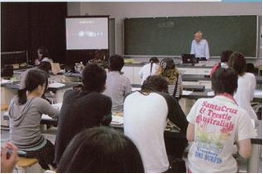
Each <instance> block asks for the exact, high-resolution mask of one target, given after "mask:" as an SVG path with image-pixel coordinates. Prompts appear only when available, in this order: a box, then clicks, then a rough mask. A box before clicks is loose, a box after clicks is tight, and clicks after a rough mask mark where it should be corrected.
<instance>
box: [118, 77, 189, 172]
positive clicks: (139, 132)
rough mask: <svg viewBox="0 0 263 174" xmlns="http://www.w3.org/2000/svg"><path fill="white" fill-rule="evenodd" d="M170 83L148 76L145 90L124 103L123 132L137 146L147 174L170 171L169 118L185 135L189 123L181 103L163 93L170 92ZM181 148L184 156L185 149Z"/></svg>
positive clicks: (131, 95)
mask: <svg viewBox="0 0 263 174" xmlns="http://www.w3.org/2000/svg"><path fill="white" fill-rule="evenodd" d="M167 84H168V83H167V81H166V80H165V79H164V78H163V77H161V76H149V77H148V78H147V79H146V81H144V83H143V85H142V90H141V91H136V92H133V93H131V94H129V95H128V96H127V97H126V99H125V101H124V116H123V117H124V133H125V135H127V136H128V137H129V138H131V140H133V142H134V143H135V144H136V145H137V147H138V149H139V152H140V153H141V156H142V161H143V164H144V169H145V171H146V172H153V173H156V172H165V171H167V170H168V168H169V162H168V157H167V153H166V148H165V142H164V129H165V127H166V125H167V119H169V120H170V121H171V122H173V123H174V124H175V125H176V126H178V127H179V128H180V129H181V132H182V133H184V134H185V133H186V128H187V121H186V117H185V115H184V113H183V112H182V110H181V108H180V107H179V104H178V103H177V101H176V100H175V99H174V98H173V97H172V96H170V95H169V94H166V93H163V92H167V90H168V89H167V88H168V86H167ZM157 91H161V92H157ZM176 146H177V144H175V145H174V147H175V149H176ZM178 148H180V149H183V150H182V152H181V154H183V151H184V148H181V147H178Z"/></svg>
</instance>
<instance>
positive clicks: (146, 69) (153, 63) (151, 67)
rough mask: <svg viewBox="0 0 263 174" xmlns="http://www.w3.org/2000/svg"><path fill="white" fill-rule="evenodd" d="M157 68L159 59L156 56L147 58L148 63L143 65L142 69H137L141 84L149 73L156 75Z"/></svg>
mask: <svg viewBox="0 0 263 174" xmlns="http://www.w3.org/2000/svg"><path fill="white" fill-rule="evenodd" d="M158 69H159V60H158V58H157V57H152V58H151V59H150V60H149V63H147V64H146V65H144V66H143V67H142V69H141V70H140V71H139V76H140V78H141V79H142V81H141V85H142V84H143V82H144V81H145V80H146V79H147V77H149V76H151V75H156V73H157V72H158Z"/></svg>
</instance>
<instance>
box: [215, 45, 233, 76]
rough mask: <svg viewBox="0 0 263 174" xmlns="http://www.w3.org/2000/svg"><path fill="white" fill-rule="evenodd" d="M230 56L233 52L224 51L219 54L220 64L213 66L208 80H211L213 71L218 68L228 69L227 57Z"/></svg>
mask: <svg viewBox="0 0 263 174" xmlns="http://www.w3.org/2000/svg"><path fill="white" fill-rule="evenodd" d="M231 54H233V51H231V50H226V51H223V52H222V53H221V56H220V57H221V63H217V64H215V65H214V66H213V68H212V70H211V72H210V78H212V75H213V73H214V72H215V70H217V69H218V68H221V67H222V68H227V67H228V64H227V62H228V60H229V57H230V56H231Z"/></svg>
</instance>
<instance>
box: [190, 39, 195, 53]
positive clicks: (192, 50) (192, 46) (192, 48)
mask: <svg viewBox="0 0 263 174" xmlns="http://www.w3.org/2000/svg"><path fill="white" fill-rule="evenodd" d="M190 54H195V48H194V41H192V45H191V52H190Z"/></svg>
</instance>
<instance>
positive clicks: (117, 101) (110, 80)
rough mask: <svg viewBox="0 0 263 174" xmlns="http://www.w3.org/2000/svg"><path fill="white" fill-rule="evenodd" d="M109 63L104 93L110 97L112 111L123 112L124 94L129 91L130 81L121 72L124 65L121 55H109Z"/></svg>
mask: <svg viewBox="0 0 263 174" xmlns="http://www.w3.org/2000/svg"><path fill="white" fill-rule="evenodd" d="M109 65H110V67H109V70H110V72H109V73H108V74H107V80H106V90H105V92H104V94H105V95H107V96H109V97H110V98H111V100H112V111H113V112H123V101H124V96H125V95H127V94H128V93H129V92H131V88H132V87H131V82H130V80H129V79H128V78H127V77H126V76H125V75H123V74H121V69H122V67H123V65H124V59H123V57H122V56H120V55H113V56H111V57H110V59H109Z"/></svg>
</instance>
